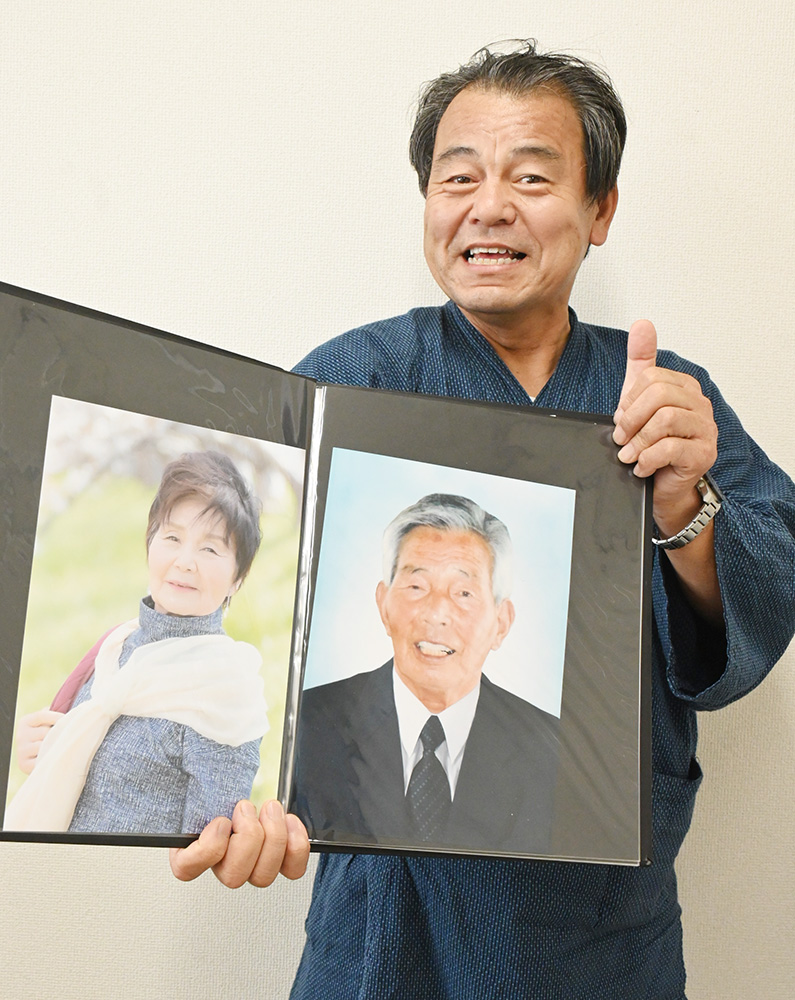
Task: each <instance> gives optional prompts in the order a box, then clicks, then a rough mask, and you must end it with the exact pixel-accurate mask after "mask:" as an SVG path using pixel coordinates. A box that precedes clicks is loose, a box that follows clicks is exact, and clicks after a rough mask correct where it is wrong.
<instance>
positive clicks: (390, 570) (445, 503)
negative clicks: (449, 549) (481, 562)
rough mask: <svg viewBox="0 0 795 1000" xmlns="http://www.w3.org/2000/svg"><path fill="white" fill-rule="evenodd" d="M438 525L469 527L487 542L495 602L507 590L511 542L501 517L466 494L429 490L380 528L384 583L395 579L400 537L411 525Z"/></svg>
mask: <svg viewBox="0 0 795 1000" xmlns="http://www.w3.org/2000/svg"><path fill="white" fill-rule="evenodd" d="M423 527H428V528H440V529H441V530H442V531H471V532H472V533H473V534H475V535H478V537H480V538H482V539H483V541H484V542H485V543H486V545H488V547H489V551H490V552H491V560H492V562H491V589H492V593H493V594H494V600H495V601H496V602H497V604H499V603H500V601H502V600H504V599H505V598H506V597H507V596H508V595H509V594H510V592H511V583H512V582H513V580H512V578H513V545H512V544H511V536H510V535H509V534H508V529H507V528H506V527H505V525H504V524H503V523H502V521H501V520H500V519H499V518H497V517H495V516H494V515H493V514H489V512H488V511H487V510H484V509H483V508H482V507H480V506H478V504H476V503H475V501H474V500H470V499H469V498H468V497H459V496H455V495H453V494H451V493H429V494H428V496H424V497H423V498H422V499H421V500H418V501H417V502H416V503H415V504H412V505H411V506H410V507H406V509H405V510H402V511H401V512H400V513H399V514H398V515H397V517H396V518H395V519H394V520H393V521H392V522H391V523H390V524H388V525H387V528H386V530H385V531H384V540H383V557H384V583H385V584H386V585H387V586H389V585H390V584H391V583H392V581H393V580H394V579H395V573H396V572H397V567H398V559H399V556H400V548H401V546H402V544H403V540H404V538H405V537H406V535H408V533H409V532H410V531H413V530H414V529H415V528H423Z"/></svg>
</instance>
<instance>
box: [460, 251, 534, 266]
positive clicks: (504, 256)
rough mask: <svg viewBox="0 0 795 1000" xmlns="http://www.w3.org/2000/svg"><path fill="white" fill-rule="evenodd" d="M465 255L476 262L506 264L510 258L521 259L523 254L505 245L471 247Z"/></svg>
mask: <svg viewBox="0 0 795 1000" xmlns="http://www.w3.org/2000/svg"><path fill="white" fill-rule="evenodd" d="M465 256H466V259H467V260H469V261H475V262H476V263H478V264H506V263H507V262H508V261H511V260H522V258H523V257H524V256H525V254H523V253H520V252H519V251H518V250H508V249H507V247H472V249H471V250H467V252H466V255H465Z"/></svg>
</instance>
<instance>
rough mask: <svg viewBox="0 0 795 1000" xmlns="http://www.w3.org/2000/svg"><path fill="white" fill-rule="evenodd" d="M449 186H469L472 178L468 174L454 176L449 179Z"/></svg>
mask: <svg viewBox="0 0 795 1000" xmlns="http://www.w3.org/2000/svg"><path fill="white" fill-rule="evenodd" d="M450 183H451V184H471V183H472V178H471V177H470V176H469V175H468V174H456V175H455V177H451V178H450Z"/></svg>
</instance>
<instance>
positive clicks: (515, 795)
mask: <svg viewBox="0 0 795 1000" xmlns="http://www.w3.org/2000/svg"><path fill="white" fill-rule="evenodd" d="M558 727H559V722H558V720H557V719H556V718H555V717H554V716H552V715H549V714H548V713H546V712H543V711H541V709H539V708H536V707H535V706H534V705H531V704H529V703H528V702H526V701H524V700H523V699H521V698H518V697H517V696H516V695H514V694H511V693H510V692H509V691H506V690H504V689H503V688H500V687H497V685H496V684H492V683H491V682H490V681H489V680H488V679H487V678H486V677H483V678H482V681H481V690H480V698H479V700H478V706H477V711H476V712H475V717H474V720H473V723H472V728H471V730H470V732H469V737H468V739H467V742H466V746H465V749H464V757H463V760H462V763H461V771H460V773H459V777H458V783H457V785H456V792H455V797H454V799H453V803H452V806H451V809H450V815H449V821H448V824H447V832H446V834H445V836H444V839H443V841H442V842H436V843H434V844H433V845H427V844H422V842H421V841H420V840H419V839H418V837H417V835H416V833H415V832H414V830H413V828H412V822H411V817H410V814H409V810H408V805H407V802H406V797H405V794H404V791H403V784H404V782H403V764H402V759H401V752H400V736H399V731H398V721H397V713H396V711H395V702H394V695H393V690H392V661H391V660H390V661H389V663H386V664H384V666H382V667H380V668H378V669H377V670H372V671H369V672H367V673H362V674H357V675H356V676H354V677H349V678H346V679H345V680H341V681H335V682H333V683H331V684H324V685H321V686H320V687H316V688H310V689H309V690H307V691H305V692H304V694H303V698H302V703H301V712H300V715H299V722H298V740H297V755H296V771H295V784H294V796H293V801H292V806H291V808H292V810H293V811H294V812H296V813H297V814H298V815H299V816H300V817H301V819H302V820H303V821H304V823H306V826H307V829H308V830H309V835H310V837H312V838H313V839H317V840H325V841H330V842H332V843H333V842H340V843H348V844H362V845H372V846H375V845H380V846H384V847H390V846H404V847H405V846H412V845H413V846H416V847H420V848H422V847H424V846H425V847H427V846H433V847H447V848H451V849H455V848H464V849H469V850H477V851H485V852H488V851H491V850H494V851H507V852H510V853H516V854H537V853H544V851H545V850H546V849H547V847H548V844H549V835H550V828H551V824H552V801H553V793H554V788H555V775H556V770H557V761H558Z"/></svg>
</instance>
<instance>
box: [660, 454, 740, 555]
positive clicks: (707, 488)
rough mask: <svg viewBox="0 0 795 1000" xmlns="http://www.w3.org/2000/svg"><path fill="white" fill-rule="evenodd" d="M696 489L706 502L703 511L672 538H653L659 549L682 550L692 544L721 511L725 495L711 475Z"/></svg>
mask: <svg viewBox="0 0 795 1000" xmlns="http://www.w3.org/2000/svg"><path fill="white" fill-rule="evenodd" d="M696 489H697V490H698V492H699V494H700V495H701V499H702V500H703V501H704V503H703V505H702V507H701V510H700V511H699V512H698V514H696V516H695V517H694V518H693V520H692V521H691V522H690V524H687V525H685V527H684V528H682V530H681V531H677V533H676V534H675V535H671V537H670V538H652V542H653V543H654V544H655V545H656V546H657V548H658V549H681V548H682V547H683V546H684V545H687V543H688V542H692V541H693V539H694V538H695V537H696V535H698V534H700V533H701V532H702V531H703V530H704V528H706V526H707V525H708V524H709V522H710V521H711V520H712V518H713V517H714V516H715V515H716V514H717V513H718V511H719V510H720V508H721V504H722V503H723V494H722V493H721V491H720V489H719V488H718V486H717V484H716V483H715V482H714V481H713V480H712V478H711V476H710V475H709V473H705V474H704V475H703V476H702V477H701V479H699V481H698V482H697V483H696Z"/></svg>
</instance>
